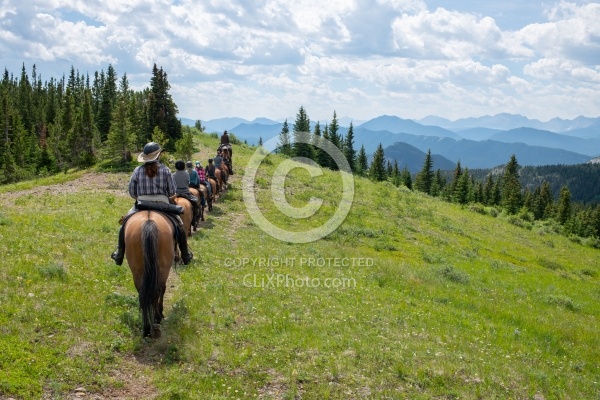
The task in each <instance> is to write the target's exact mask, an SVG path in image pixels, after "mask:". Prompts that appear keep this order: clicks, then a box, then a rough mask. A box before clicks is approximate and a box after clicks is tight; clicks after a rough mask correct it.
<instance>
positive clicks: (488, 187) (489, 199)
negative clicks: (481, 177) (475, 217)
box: [482, 173, 494, 206]
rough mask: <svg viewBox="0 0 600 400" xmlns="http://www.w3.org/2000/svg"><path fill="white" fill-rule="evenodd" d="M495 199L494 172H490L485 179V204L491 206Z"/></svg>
mask: <svg viewBox="0 0 600 400" xmlns="http://www.w3.org/2000/svg"><path fill="white" fill-rule="evenodd" d="M493 199H494V178H493V177H492V174H491V173H489V174H488V175H487V178H486V180H485V185H484V187H483V201H482V202H483V204H485V205H486V206H491V205H493Z"/></svg>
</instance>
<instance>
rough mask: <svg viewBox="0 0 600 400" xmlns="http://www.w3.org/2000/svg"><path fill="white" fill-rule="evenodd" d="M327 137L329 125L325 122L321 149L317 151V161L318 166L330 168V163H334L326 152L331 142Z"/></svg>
mask: <svg viewBox="0 0 600 400" xmlns="http://www.w3.org/2000/svg"><path fill="white" fill-rule="evenodd" d="M329 139H330V137H329V125H328V124H325V129H323V140H321V150H320V151H319V152H318V153H317V157H318V158H317V162H318V163H319V165H320V166H322V167H325V168H331V164H335V162H334V161H333V158H331V156H330V155H329V153H328V150H329V149H330V146H331V144H330V143H329V142H330V140H329Z"/></svg>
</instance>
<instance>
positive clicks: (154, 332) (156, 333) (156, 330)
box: [150, 324, 161, 339]
mask: <svg viewBox="0 0 600 400" xmlns="http://www.w3.org/2000/svg"><path fill="white" fill-rule="evenodd" d="M160 336H161V333H160V325H159V324H152V328H151V329H150V337H151V338H152V339H158V338H159V337H160Z"/></svg>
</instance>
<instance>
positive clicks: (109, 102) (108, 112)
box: [92, 65, 117, 142]
mask: <svg viewBox="0 0 600 400" xmlns="http://www.w3.org/2000/svg"><path fill="white" fill-rule="evenodd" d="M116 96H117V74H116V72H115V70H114V68H113V67H112V65H109V66H108V72H107V74H106V77H105V79H104V85H103V86H102V88H101V97H100V108H99V110H98V117H97V118H98V131H99V132H100V140H101V141H102V142H104V141H105V140H106V139H107V137H108V132H110V123H111V119H112V114H113V109H114V107H115V105H116V102H117V99H116ZM92 98H93V96H92Z"/></svg>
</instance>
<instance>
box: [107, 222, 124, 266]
mask: <svg viewBox="0 0 600 400" xmlns="http://www.w3.org/2000/svg"><path fill="white" fill-rule="evenodd" d="M124 257H125V229H124V225H121V228H120V229H119V244H118V247H117V249H116V250H115V251H114V252H113V253H112V254H111V255H110V258H112V259H113V260H115V264H117V265H122V264H123V258H124Z"/></svg>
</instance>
